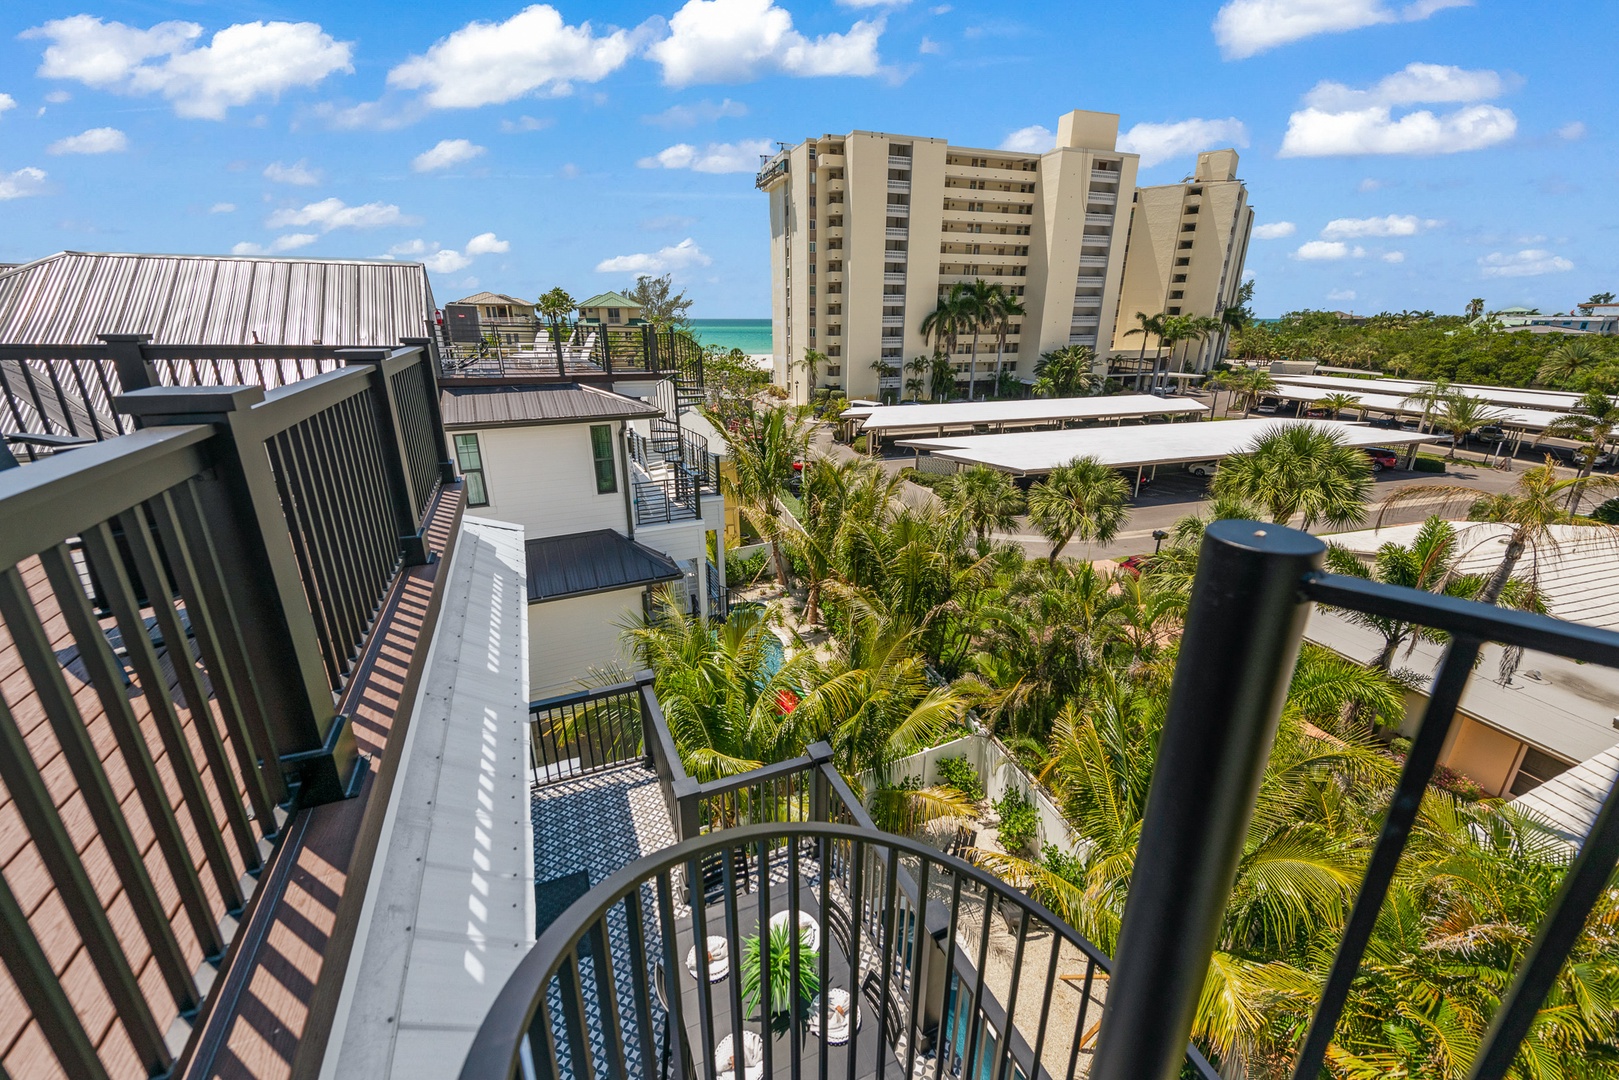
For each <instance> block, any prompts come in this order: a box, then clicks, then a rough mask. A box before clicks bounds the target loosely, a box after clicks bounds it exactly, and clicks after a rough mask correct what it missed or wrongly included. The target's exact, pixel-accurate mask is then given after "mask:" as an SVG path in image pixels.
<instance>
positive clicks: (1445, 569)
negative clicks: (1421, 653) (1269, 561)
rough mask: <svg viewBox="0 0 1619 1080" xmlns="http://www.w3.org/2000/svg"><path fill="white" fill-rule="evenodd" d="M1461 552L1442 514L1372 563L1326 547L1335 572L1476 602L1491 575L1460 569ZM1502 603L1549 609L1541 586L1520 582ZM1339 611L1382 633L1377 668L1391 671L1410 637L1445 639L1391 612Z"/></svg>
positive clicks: (1374, 664) (1513, 584) (1334, 546)
mask: <svg viewBox="0 0 1619 1080" xmlns="http://www.w3.org/2000/svg"><path fill="white" fill-rule="evenodd" d="M1460 556H1461V552H1460V551H1459V550H1458V545H1457V537H1456V527H1455V526H1454V525H1452V524H1451V523H1450V522H1448V521H1446V520H1444V519H1443V518H1440V517H1430V518H1428V519H1427V520H1426V521H1424V522H1423V523H1422V527H1421V528H1420V529H1418V530H1417V535H1416V537H1415V538H1414V539H1413V540H1412V541H1411V543H1410V544H1409V545H1405V544H1397V543H1394V542H1393V541H1389V542H1388V543H1386V544H1384V545H1383V546H1382V547H1380V548H1378V549H1377V554H1375V555H1374V556H1372V560H1371V564H1370V565H1368V564H1367V563H1365V562H1363V561H1362V560H1361V559H1360V558H1359V557H1358V556H1356V555H1355V554H1354V553H1353V552H1351V551H1349V550H1348V549H1347V548H1343V547H1339V546H1338V545H1337V544H1331V545H1329V546H1328V548H1327V568H1328V569H1329V570H1331V571H1333V572H1334V573H1337V574H1348V575H1351V576H1353V577H1358V578H1365V579H1366V580H1368V581H1380V582H1382V583H1384V584H1385V585H1401V586H1404V587H1405V588H1408V589H1421V590H1422V591H1424V592H1432V593H1441V594H1443V595H1445V596H1456V597H1460V598H1462V599H1464V600H1473V599H1476V598H1477V597H1478V595H1479V594H1480V593H1481V592H1482V591H1483V589H1484V585H1485V583H1486V582H1487V581H1488V578H1486V577H1485V576H1484V575H1482V574H1464V573H1461V572H1460V571H1459V570H1458V569H1457V562H1458V560H1459V558H1460ZM1502 602H1503V604H1504V605H1505V606H1507V607H1512V608H1518V609H1519V610H1526V611H1544V609H1545V604H1544V602H1543V600H1542V599H1541V596H1540V594H1539V592H1538V590H1536V589H1535V587H1534V586H1533V585H1532V584H1530V583H1528V582H1522V581H1513V582H1509V583H1508V585H1507V587H1506V589H1504V590H1503V593H1502ZM1341 614H1342V615H1343V616H1344V617H1345V618H1347V619H1348V620H1349V621H1350V622H1353V623H1356V624H1358V625H1360V626H1364V627H1366V628H1367V629H1369V630H1372V631H1374V632H1376V633H1377V634H1379V635H1381V636H1382V638H1383V647H1382V648H1381V649H1380V650H1378V654H1377V656H1376V657H1374V658H1373V659H1372V661H1371V665H1372V667H1374V668H1376V669H1377V670H1379V671H1388V670H1389V669H1390V668H1391V667H1392V666H1393V663H1394V654H1395V653H1396V652H1397V651H1398V650H1399V648H1400V646H1401V645H1403V644H1405V643H1406V642H1407V641H1411V640H1414V639H1415V640H1422V641H1444V640H1446V638H1447V635H1446V634H1445V632H1444V631H1442V630H1434V629H1432V628H1430V627H1426V626H1422V625H1421V624H1419V623H1412V622H1406V621H1405V620H1403V619H1398V618H1394V617H1392V616H1384V615H1372V614H1368V613H1366V612H1362V611H1343V612H1341Z"/></svg>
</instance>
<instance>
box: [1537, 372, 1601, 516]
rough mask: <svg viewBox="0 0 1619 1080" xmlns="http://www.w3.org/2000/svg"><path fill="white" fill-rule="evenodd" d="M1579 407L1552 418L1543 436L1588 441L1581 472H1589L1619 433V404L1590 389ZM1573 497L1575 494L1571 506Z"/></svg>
mask: <svg viewBox="0 0 1619 1080" xmlns="http://www.w3.org/2000/svg"><path fill="white" fill-rule="evenodd" d="M1579 410H1580V411H1579V412H1575V413H1569V414H1568V415H1567V416H1562V417H1559V418H1558V419H1556V420H1554V421H1552V423H1551V424H1549V425H1547V427H1546V430H1545V431H1544V432H1543V433H1542V434H1541V438H1546V437H1548V436H1549V437H1552V438H1563V439H1574V440H1575V441H1577V442H1583V443H1585V448H1584V449H1583V450H1581V451H1580V472H1579V475H1581V476H1589V475H1591V469H1592V467H1593V466H1594V465H1595V464H1596V459H1597V455H1598V454H1600V453H1602V451H1604V450H1606V449H1607V448H1608V444H1610V443H1612V442H1613V441H1614V439H1615V438H1616V437H1619V405H1615V404H1614V402H1613V399H1612V398H1610V397H1609V396H1608V395H1607V394H1604V393H1603V392H1602V391H1600V390H1588V391H1586V394H1585V396H1584V397H1583V398H1581V399H1580V404H1579ZM1573 498H1574V496H1573V495H1571V496H1570V503H1569V505H1570V506H1571V507H1572V506H1573V502H1572V500H1573Z"/></svg>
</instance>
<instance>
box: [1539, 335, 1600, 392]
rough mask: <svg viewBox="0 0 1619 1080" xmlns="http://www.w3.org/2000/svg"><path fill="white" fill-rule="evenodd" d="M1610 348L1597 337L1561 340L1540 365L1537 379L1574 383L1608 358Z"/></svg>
mask: <svg viewBox="0 0 1619 1080" xmlns="http://www.w3.org/2000/svg"><path fill="white" fill-rule="evenodd" d="M1607 355H1608V350H1607V349H1605V348H1603V347H1602V345H1601V344H1599V343H1598V342H1597V341H1596V340H1595V339H1593V338H1588V337H1571V338H1569V339H1567V340H1566V341H1563V342H1560V343H1559V344H1558V345H1557V346H1556V347H1555V348H1553V349H1552V350H1551V352H1549V353H1547V354H1546V360H1545V362H1544V363H1542V364H1541V365H1540V370H1539V371H1538V372H1537V373H1536V374H1535V379H1536V380H1537V381H1539V382H1543V383H1572V382H1574V381H1575V380H1576V379H1577V378H1578V377H1579V376H1580V375H1582V374H1584V373H1585V372H1587V371H1589V370H1590V369H1592V368H1594V367H1596V366H1597V365H1598V364H1599V363H1601V362H1602V361H1603V360H1604V359H1606V358H1607Z"/></svg>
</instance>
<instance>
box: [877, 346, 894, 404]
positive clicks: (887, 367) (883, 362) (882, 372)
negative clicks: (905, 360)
mask: <svg viewBox="0 0 1619 1080" xmlns="http://www.w3.org/2000/svg"><path fill="white" fill-rule="evenodd" d="M871 370H873V371H875V372H876V373H877V399H878V400H879V401H881V400H883V380H884V379H886V378H888V377H889V376H890V375H894V374H896V373H898V371H899V365H898V364H895V363H894V362H893V361H892V360H889V359H886V358H885V357H878V358H877V359H875V360H873V361H872V362H871Z"/></svg>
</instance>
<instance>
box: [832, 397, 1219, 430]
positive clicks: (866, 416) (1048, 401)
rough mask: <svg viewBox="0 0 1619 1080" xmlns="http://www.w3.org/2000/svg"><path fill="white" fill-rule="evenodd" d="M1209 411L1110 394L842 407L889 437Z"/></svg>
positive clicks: (1180, 401)
mask: <svg viewBox="0 0 1619 1080" xmlns="http://www.w3.org/2000/svg"><path fill="white" fill-rule="evenodd" d="M1208 411H1209V407H1208V405H1206V404H1204V403H1202V402H1198V401H1191V400H1188V399H1186V398H1173V397H1169V398H1162V397H1157V396H1156V395H1153V394H1111V395H1108V396H1106V397H1070V398H1029V399H1026V400H1022V401H957V402H949V403H946V404H942V405H880V406H877V407H875V408H873V407H865V406H854V407H851V408H848V409H845V410H844V411H843V419H845V420H862V421H864V422H863V423H862V424H861V425H860V428H861V430H862V431H874V432H876V433H877V434H878V435H882V436H888V435H892V434H895V433H898V432H905V431H938V430H939V429H941V428H943V429H946V430H949V429H951V428H958V429H959V428H971V427H977V426H981V425H988V426H991V427H1002V428H1005V427H1033V426H1036V425H1041V424H1057V423H1061V422H1063V421H1066V420H1128V419H1138V418H1140V417H1144V416H1182V415H1186V416H1190V415H1192V414H1195V413H1207V412H1208Z"/></svg>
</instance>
